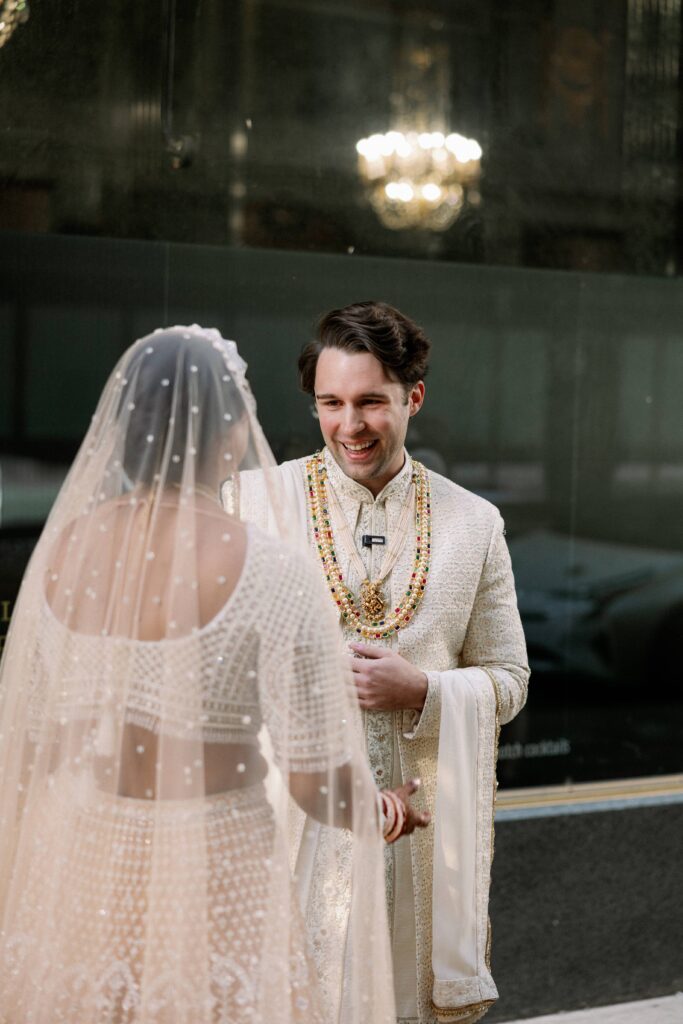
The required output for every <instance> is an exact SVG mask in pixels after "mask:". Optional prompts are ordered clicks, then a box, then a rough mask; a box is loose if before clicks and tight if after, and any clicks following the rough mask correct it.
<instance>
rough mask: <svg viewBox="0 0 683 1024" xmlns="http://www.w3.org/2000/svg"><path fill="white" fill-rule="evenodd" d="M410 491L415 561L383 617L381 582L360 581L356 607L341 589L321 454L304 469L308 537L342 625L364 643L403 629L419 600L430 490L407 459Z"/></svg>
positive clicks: (427, 550)
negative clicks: (397, 597) (410, 471)
mask: <svg viewBox="0 0 683 1024" xmlns="http://www.w3.org/2000/svg"><path fill="white" fill-rule="evenodd" d="M411 461H412V466H413V484H414V485H415V538H416V539H415V558H414V562H413V571H412V574H411V577H410V581H409V583H408V585H407V587H406V591H405V593H404V594H403V597H402V598H401V600H400V601H399V603H398V605H397V607H396V608H394V610H393V612H392V613H391V614H389V615H387V614H386V613H385V603H384V599H383V597H382V595H381V591H380V585H381V580H379V581H375V582H374V583H373V582H371V581H370V580H369V579H366V580H364V582H363V584H362V586H361V603H360V607H359V605H358V601H357V600H356V597H355V596H354V594H353V593H352V592H351V591H350V590H349V588H348V587H347V586H346V584H345V583H344V578H343V575H342V571H341V567H340V565H339V562H338V560H337V554H336V549H335V542H334V534H333V530H332V520H331V518H330V510H329V501H328V495H327V487H326V477H327V467H326V466H325V462H324V459H323V456H322V452H316V454H315V455H314V456H313V457H312V458H311V459H309V460H308V462H307V463H306V476H307V484H308V510H309V514H310V516H311V524H312V526H313V536H314V538H315V543H316V547H317V549H318V554H319V556H320V561H321V563H322V567H323V572H324V573H325V579H326V581H327V586H328V589H329V591H330V595H331V597H332V600H333V601H334V603H335V604H336V605H337V607H338V608H339V612H340V615H341V617H342V621H343V622H344V624H345V625H347V626H349V627H350V628H351V629H353V630H354V631H355V632H356V633H358V634H359V636H361V637H362V638H363V639H364V640H379V639H381V638H383V637H388V636H392V635H393V634H394V633H397V632H398V631H399V630H400V629H405V628H406V626H407V625H408V623H409V622H410V620H411V619H412V617H413V616H414V614H415V612H416V611H417V608H418V605H419V604H420V601H421V600H422V597H423V595H424V590H425V587H426V585H427V577H428V575H429V562H430V556H431V490H430V485H429V474H428V473H427V470H426V469H425V467H424V466H423V465H422V464H421V463H420V462H417V461H416V460H415V459H412V460H411Z"/></svg>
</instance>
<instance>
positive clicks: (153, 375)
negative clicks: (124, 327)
mask: <svg viewBox="0 0 683 1024" xmlns="http://www.w3.org/2000/svg"><path fill="white" fill-rule="evenodd" d="M226 407H228V408H230V409H231V410H234V412H233V413H232V414H231V419H229V420H226V418H225V413H224V411H223V410H225V408H226ZM245 409H246V407H245V404H244V396H243V394H242V391H241V389H240V388H239V386H238V385H237V383H236V382H235V380H234V379H233V376H232V374H231V373H230V372H229V370H228V369H227V367H226V364H225V359H224V357H223V355H222V353H221V352H220V351H217V350H216V349H215V348H214V347H213V345H212V344H211V343H210V342H209V341H207V339H206V338H202V337H195V336H193V335H191V334H189V333H188V332H187V331H182V330H173V329H171V330H166V331H160V332H158V333H157V334H155V335H153V336H152V337H151V338H147V339H143V341H142V342H141V343H140V344H139V345H138V348H137V350H136V351H135V352H134V354H133V356H132V359H131V361H130V363H129V365H128V367H127V369H126V380H125V384H124V387H123V391H122V395H121V402H120V405H119V416H122V417H124V416H125V417H128V422H127V425H126V431H125V443H124V452H123V468H124V470H125V473H126V475H127V477H128V478H129V480H130V481H131V482H132V483H141V484H145V485H147V486H151V485H152V483H154V482H155V478H157V477H158V474H159V471H160V468H161V466H162V465H163V466H164V481H163V482H164V483H169V484H171V483H180V481H181V480H182V478H183V469H184V462H185V453H186V452H187V451H188V450H190V449H191V450H192V454H193V455H194V459H195V474H194V475H195V480H196V482H201V481H202V479H203V478H204V477H205V476H208V477H209V479H211V478H212V477H213V476H215V473H213V472H210V471H208V462H209V461H210V460H213V459H215V458H217V451H218V448H219V446H220V444H221V441H226V440H227V438H228V436H229V434H230V431H231V430H232V428H233V427H234V425H235V423H236V422H238V421H239V420H241V419H242V416H243V414H244V412H245ZM150 438H151V439H152V441H153V443H150V441H149V439H150Z"/></svg>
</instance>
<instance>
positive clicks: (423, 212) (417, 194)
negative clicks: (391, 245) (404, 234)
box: [356, 131, 482, 231]
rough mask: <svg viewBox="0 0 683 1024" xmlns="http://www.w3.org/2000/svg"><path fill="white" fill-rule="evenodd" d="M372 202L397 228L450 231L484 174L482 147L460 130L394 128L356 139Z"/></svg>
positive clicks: (386, 222) (382, 217)
mask: <svg viewBox="0 0 683 1024" xmlns="http://www.w3.org/2000/svg"><path fill="white" fill-rule="evenodd" d="M356 150H357V152H358V160H359V171H360V174H361V176H362V178H363V180H364V181H365V183H366V188H367V191H368V196H369V199H370V203H371V204H372V206H373V208H374V210H375V212H376V213H377V216H378V217H379V219H380V220H381V221H382V223H383V224H384V225H385V226H386V227H388V228H391V229H392V230H394V231H401V230H405V229H407V228H424V229H426V230H428V231H445V230H446V228H449V227H450V226H451V224H452V223H453V222H454V221H455V220H456V218H457V217H458V216H459V215H460V213H461V211H462V208H463V205H464V203H465V201H466V198H467V196H468V193H469V198H470V201H472V202H475V201H477V200H478V193H477V192H476V189H475V186H476V184H477V182H478V180H479V176H480V174H481V157H482V149H481V146H480V145H479V143H478V142H477V141H476V140H475V139H467V138H465V137H464V136H463V135H459V134H458V133H457V132H451V133H450V134H445V133H444V132H441V131H422V132H418V131H407V132H402V131H389V132H386V134H384V135H381V134H375V135H370V136H369V137H368V138H366V139H360V140H359V141H358V142H357V143H356Z"/></svg>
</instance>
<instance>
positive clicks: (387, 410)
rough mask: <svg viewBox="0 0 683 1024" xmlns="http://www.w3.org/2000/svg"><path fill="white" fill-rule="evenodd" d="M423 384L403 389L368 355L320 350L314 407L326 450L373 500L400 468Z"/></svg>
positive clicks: (336, 350) (332, 349) (339, 350)
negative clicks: (369, 493) (367, 491)
mask: <svg viewBox="0 0 683 1024" xmlns="http://www.w3.org/2000/svg"><path fill="white" fill-rule="evenodd" d="M423 399H424V384H423V383H422V381H420V382H419V383H417V384H415V385H414V386H413V387H412V389H411V391H410V392H409V394H408V398H407V400H406V392H405V388H404V387H403V385H402V384H399V383H398V382H397V381H395V380H391V378H390V377H388V376H387V374H386V373H385V370H384V367H383V366H382V364H381V363H380V362H379V360H377V359H375V357H374V356H373V355H370V353H369V352H347V351H345V350H344V349H338V348H324V349H323V350H322V352H321V353H320V356H319V357H318V365H317V367H316V372H315V404H316V409H317V410H318V416H319V418H320V429H321V430H322V434H323V437H324V439H325V444H326V445H327V447H328V448H329V450H330V452H331V453H332V455H333V457H334V459H335V461H336V462H337V464H338V465H339V467H340V469H341V470H342V471H343V472H344V473H346V475H347V476H350V477H351V479H352V480H356V481H357V482H358V483H359V484H363V485H364V486H365V487H367V488H368V490H370V491H371V492H372V493H373V494H374V495H377V494H379V492H380V491H381V490H382V488H383V487H384V486H385V485H386V484H387V483H388V482H389V481H390V480H391V479H392V478H393V477H394V476H396V474H397V473H398V472H399V471H400V469H401V467H402V466H403V445H404V442H405V438H406V431H407V430H408V420H409V419H410V417H411V416H414V415H415V413H416V412H418V410H419V409H420V407H421V405H422V402H423Z"/></svg>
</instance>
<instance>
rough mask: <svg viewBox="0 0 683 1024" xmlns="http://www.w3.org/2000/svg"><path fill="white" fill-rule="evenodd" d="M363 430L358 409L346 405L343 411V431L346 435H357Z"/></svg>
mask: <svg viewBox="0 0 683 1024" xmlns="http://www.w3.org/2000/svg"><path fill="white" fill-rule="evenodd" d="M364 429H365V421H364V420H363V415H362V412H361V410H360V409H355V408H354V407H353V406H352V405H348V406H347V407H346V409H345V410H344V431H345V432H346V434H358V433H360V431H361V430H364Z"/></svg>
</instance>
